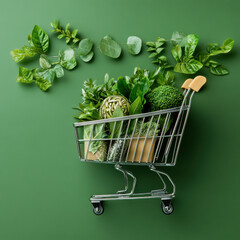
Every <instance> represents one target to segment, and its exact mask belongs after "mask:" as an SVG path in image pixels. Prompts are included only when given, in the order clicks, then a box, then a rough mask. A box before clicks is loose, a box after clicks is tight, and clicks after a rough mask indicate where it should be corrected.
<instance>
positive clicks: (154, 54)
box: [149, 52, 158, 58]
mask: <svg viewBox="0 0 240 240" xmlns="http://www.w3.org/2000/svg"><path fill="white" fill-rule="evenodd" d="M157 55H158V54H157V53H156V52H153V53H151V54H150V55H149V58H154V57H156V56H157Z"/></svg>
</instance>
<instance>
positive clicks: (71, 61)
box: [58, 49, 77, 70]
mask: <svg viewBox="0 0 240 240" xmlns="http://www.w3.org/2000/svg"><path fill="white" fill-rule="evenodd" d="M58 57H59V59H60V64H61V66H62V67H64V68H66V69H67V70H71V69H73V68H75V67H76V66H77V62H76V58H75V56H74V51H73V50H72V49H68V50H65V51H63V50H60V51H59V53H58Z"/></svg>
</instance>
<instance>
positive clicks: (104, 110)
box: [99, 95, 130, 118]
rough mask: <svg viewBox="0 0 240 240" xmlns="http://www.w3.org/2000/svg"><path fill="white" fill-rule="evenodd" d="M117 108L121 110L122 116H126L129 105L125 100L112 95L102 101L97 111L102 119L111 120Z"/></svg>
mask: <svg viewBox="0 0 240 240" xmlns="http://www.w3.org/2000/svg"><path fill="white" fill-rule="evenodd" d="M118 106H119V107H120V108H121V110H122V112H123V115H124V116H126V115H128V113H129V109H130V104H129V102H128V100H127V98H125V97H123V96H119V95H113V96H109V97H107V98H105V99H104V100H103V102H102V104H101V107H100V110H99V113H100V116H101V117H102V118H111V117H112V116H113V113H114V111H115V110H116V108H117V107H118Z"/></svg>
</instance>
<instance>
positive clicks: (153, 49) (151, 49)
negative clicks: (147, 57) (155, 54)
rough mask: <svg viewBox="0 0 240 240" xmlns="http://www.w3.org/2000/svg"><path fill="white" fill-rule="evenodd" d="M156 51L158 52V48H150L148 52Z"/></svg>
mask: <svg viewBox="0 0 240 240" xmlns="http://www.w3.org/2000/svg"><path fill="white" fill-rule="evenodd" d="M155 50H156V48H154V47H149V48H148V49H147V51H148V52H152V51H155Z"/></svg>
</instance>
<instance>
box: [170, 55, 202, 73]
mask: <svg viewBox="0 0 240 240" xmlns="http://www.w3.org/2000/svg"><path fill="white" fill-rule="evenodd" d="M202 67H203V64H202V63H201V62H199V61H197V60H195V59H191V60H190V61H188V62H178V63H177V64H176V66H175V67H174V71H175V72H179V73H185V74H194V73H196V72H197V71H199V70H200V69H201V68H202Z"/></svg>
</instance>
